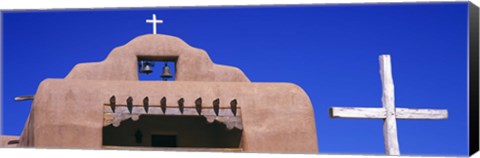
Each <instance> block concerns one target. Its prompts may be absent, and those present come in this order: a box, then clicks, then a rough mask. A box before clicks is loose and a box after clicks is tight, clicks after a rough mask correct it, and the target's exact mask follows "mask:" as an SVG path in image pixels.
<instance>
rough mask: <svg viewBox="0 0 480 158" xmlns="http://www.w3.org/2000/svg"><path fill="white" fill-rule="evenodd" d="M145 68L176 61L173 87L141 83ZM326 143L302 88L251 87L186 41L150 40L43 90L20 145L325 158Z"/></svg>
mask: <svg viewBox="0 0 480 158" xmlns="http://www.w3.org/2000/svg"><path fill="white" fill-rule="evenodd" d="M139 60H149V61H172V62H174V63H175V78H174V81H160V80H159V81H139V64H138V63H139ZM259 62H260V61H259ZM5 138H6V137H5ZM7 142H9V141H3V142H2V143H3V144H2V145H3V146H6V145H7ZM317 144H318V143H317V136H316V128H315V117H314V112H313V107H312V104H311V102H310V99H309V97H308V95H307V94H306V93H305V91H304V90H303V89H302V88H300V87H299V86H297V85H295V84H292V83H254V82H250V80H249V79H248V78H247V76H245V74H244V73H243V72H242V71H241V70H240V69H238V68H235V67H231V66H224V65H219V64H215V63H213V62H212V61H211V59H210V58H209V56H208V54H207V53H206V52H205V51H204V50H201V49H198V48H193V47H191V46H189V45H188V44H187V43H185V42H184V41H182V40H181V39H179V38H177V37H173V36H169V35H161V34H148V35H142V36H139V37H137V38H135V39H133V40H131V41H130V42H128V43H127V44H125V45H123V46H120V47H117V48H115V49H113V50H112V51H111V52H110V54H109V55H108V57H107V58H106V59H105V60H103V61H101V62H92V63H81V64H77V65H76V66H75V67H74V68H73V69H72V70H71V72H70V73H69V74H68V75H67V76H66V77H65V78H64V79H45V80H44V81H43V82H41V84H40V85H39V87H38V89H37V92H36V93H35V96H34V99H33V103H32V109H31V112H30V115H29V118H28V121H27V122H26V125H25V127H24V130H23V132H22V135H21V136H20V137H19V141H18V144H16V145H14V146H17V147H39V148H91V149H103V148H114V149H134V148H142V149H143V148H146V149H153V150H156V149H159V150H184V149H185V150H207V151H208V150H220V151H225V150H233V151H244V152H280V153H318V146H317ZM10 146H12V145H10ZM157 147H158V148H157Z"/></svg>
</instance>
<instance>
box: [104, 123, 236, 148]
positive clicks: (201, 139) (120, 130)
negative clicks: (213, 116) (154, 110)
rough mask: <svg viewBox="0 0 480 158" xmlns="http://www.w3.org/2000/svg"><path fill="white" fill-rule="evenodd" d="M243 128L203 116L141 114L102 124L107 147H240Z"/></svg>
mask: <svg viewBox="0 0 480 158" xmlns="http://www.w3.org/2000/svg"><path fill="white" fill-rule="evenodd" d="M242 132H243V130H240V129H237V128H233V129H228V128H227V127H226V125H225V124H223V123H220V122H218V121H214V122H212V123H209V122H208V121H207V120H206V118H205V117H203V116H182V115H173V116H172V115H140V118H139V119H138V120H137V121H133V120H132V119H128V120H125V121H122V123H121V125H120V126H118V127H115V126H113V125H108V126H105V127H104V128H103V145H104V147H106V148H109V147H110V148H111V147H113V148H122V147H129V148H131V147H146V148H157V147H159V148H179V149H182V148H186V149H189V148H190V149H195V148H201V149H206V150H209V149H219V150H222V149H225V150H231V149H233V150H240V149H241V145H240V142H241V139H242Z"/></svg>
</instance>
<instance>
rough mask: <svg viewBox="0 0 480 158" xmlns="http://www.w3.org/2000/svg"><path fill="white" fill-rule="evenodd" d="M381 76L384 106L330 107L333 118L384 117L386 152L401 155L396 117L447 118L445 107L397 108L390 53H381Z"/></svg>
mask: <svg viewBox="0 0 480 158" xmlns="http://www.w3.org/2000/svg"><path fill="white" fill-rule="evenodd" d="M379 60H380V78H381V79H382V91H383V95H382V104H383V107H382V108H343V107H332V108H330V117H331V118H368V119H384V123H383V137H384V141H385V154H387V155H400V148H399V146H398V137H397V121H396V119H429V120H430V119H447V118H448V111H447V110H445V109H441V110H434V109H408V108H395V95H394V86H393V78H392V66H391V64H390V55H380V57H379Z"/></svg>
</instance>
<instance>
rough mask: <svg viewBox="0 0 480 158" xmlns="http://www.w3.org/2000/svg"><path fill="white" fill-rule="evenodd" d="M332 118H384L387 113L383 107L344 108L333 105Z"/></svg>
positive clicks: (331, 109)
mask: <svg viewBox="0 0 480 158" xmlns="http://www.w3.org/2000/svg"><path fill="white" fill-rule="evenodd" d="M329 112H330V117H331V118H369V119H384V118H386V116H387V114H386V112H385V109H383V108H343V107H331V108H330V110H329Z"/></svg>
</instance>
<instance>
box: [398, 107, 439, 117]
mask: <svg viewBox="0 0 480 158" xmlns="http://www.w3.org/2000/svg"><path fill="white" fill-rule="evenodd" d="M395 111H396V117H397V118H398V119H425V120H437V119H448V110H445V109H409V108H396V109H395Z"/></svg>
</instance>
